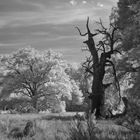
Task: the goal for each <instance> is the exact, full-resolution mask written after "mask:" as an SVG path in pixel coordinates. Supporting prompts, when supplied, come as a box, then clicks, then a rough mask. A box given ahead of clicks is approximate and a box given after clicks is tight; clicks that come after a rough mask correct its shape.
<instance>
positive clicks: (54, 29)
mask: <svg viewBox="0 0 140 140" xmlns="http://www.w3.org/2000/svg"><path fill="white" fill-rule="evenodd" d="M116 3H117V0H0V53H11V52H13V51H16V50H17V49H19V48H23V47H28V46H31V47H34V48H36V49H38V50H44V49H53V50H55V51H58V52H62V53H63V54H64V58H65V59H66V60H68V61H70V62H80V61H82V60H84V57H85V55H86V53H85V52H82V51H81V47H82V46H83V44H82V42H83V41H84V40H85V39H84V38H82V37H80V36H79V34H78V32H77V30H76V29H75V26H78V27H79V28H80V29H81V31H83V32H85V31H86V30H85V29H86V28H85V23H86V19H87V17H88V16H89V17H90V27H91V29H92V30H93V31H94V28H95V27H96V24H95V21H98V20H99V18H102V20H103V21H104V23H105V24H106V25H107V23H108V21H109V15H110V12H111V8H112V7H113V6H116Z"/></svg>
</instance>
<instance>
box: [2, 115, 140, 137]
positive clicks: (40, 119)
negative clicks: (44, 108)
mask: <svg viewBox="0 0 140 140" xmlns="http://www.w3.org/2000/svg"><path fill="white" fill-rule="evenodd" d="M75 114H76V113H61V114H57V113H55V114H54V113H46V114H3V115H0V140H12V138H8V137H7V135H8V133H9V132H10V130H12V129H13V128H15V127H20V128H21V129H23V128H24V126H25V124H26V122H27V121H28V120H31V121H32V122H33V124H34V130H35V135H34V136H33V137H32V138H29V137H26V138H23V139H22V140H86V139H85V138H84V139H82V138H78V136H76V137H77V139H72V138H71V137H73V136H72V135H75V134H73V133H77V134H76V135H80V134H78V133H79V130H78V129H79V128H78V127H77V123H76V122H77V121H74V120H73V118H74V115H75ZM81 114H82V113H81ZM81 122H82V127H83V126H84V128H85V131H88V130H87V129H88V128H87V125H86V122H85V121H84V120H82V121H80V123H81ZM94 127H95V128H94V131H93V133H94V135H96V136H97V138H98V139H99V140H100V139H104V140H107V139H109V140H111V139H114V140H119V139H120V140H121V139H122V140H128V139H129V140H130V139H132V140H133V139H134V138H135V140H140V135H139V134H134V133H131V132H130V131H129V130H128V129H126V128H123V127H121V126H118V125H116V124H114V122H113V121H107V120H98V121H97V123H96V125H95V126H94ZM73 128H74V129H73ZM80 129H81V126H80ZM71 130H72V131H71ZM73 130H74V132H73Z"/></svg>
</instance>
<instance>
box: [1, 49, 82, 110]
mask: <svg viewBox="0 0 140 140" xmlns="http://www.w3.org/2000/svg"><path fill="white" fill-rule="evenodd" d="M0 62H1V73H2V75H3V76H2V79H3V80H2V85H1V87H2V90H1V94H0V95H1V98H4V97H8V96H10V95H11V93H14V94H18V95H20V96H21V95H22V96H24V97H27V98H30V99H31V102H32V105H33V107H34V108H35V109H37V108H38V101H39V100H40V99H46V102H50V103H53V102H59V103H61V101H66V99H68V100H71V99H72V96H74V95H75V96H76V97H77V98H78V97H79V98H81V99H82V93H81V91H79V87H78V85H77V84H76V83H75V81H74V80H71V79H70V77H69V75H68V74H67V73H66V72H65V69H66V67H67V63H66V62H65V61H64V60H63V59H62V57H61V54H59V53H55V52H54V51H51V50H49V51H37V50H35V49H33V48H24V49H20V50H18V51H17V52H14V53H11V54H9V55H2V56H1V57H0ZM79 102H82V100H80V99H79ZM76 103H78V100H76ZM54 105H55V103H53V106H54ZM63 105H65V104H64V103H63Z"/></svg>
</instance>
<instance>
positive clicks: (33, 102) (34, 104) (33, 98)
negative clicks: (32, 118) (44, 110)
mask: <svg viewBox="0 0 140 140" xmlns="http://www.w3.org/2000/svg"><path fill="white" fill-rule="evenodd" d="M32 106H33V108H34V109H36V110H37V97H35V96H34V97H32Z"/></svg>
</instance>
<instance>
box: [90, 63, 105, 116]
mask: <svg viewBox="0 0 140 140" xmlns="http://www.w3.org/2000/svg"><path fill="white" fill-rule="evenodd" d="M94 72H95V74H94V79H93V83H92V97H91V113H93V112H94V110H95V109H96V112H95V116H96V117H97V118H98V117H100V116H101V108H102V107H103V105H104V86H103V78H104V74H105V71H104V67H103V68H102V66H101V65H99V66H98V67H96V68H95V71H94Z"/></svg>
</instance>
